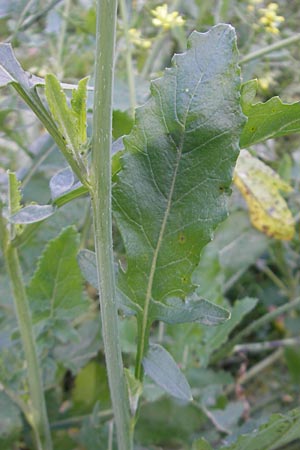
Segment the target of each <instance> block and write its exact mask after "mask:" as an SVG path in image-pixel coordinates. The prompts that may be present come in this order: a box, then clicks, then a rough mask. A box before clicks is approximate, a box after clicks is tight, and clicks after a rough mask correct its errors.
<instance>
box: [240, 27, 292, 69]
mask: <svg viewBox="0 0 300 450" xmlns="http://www.w3.org/2000/svg"><path fill="white" fill-rule="evenodd" d="M298 41H300V33H299V34H296V35H295V36H291V37H289V38H286V39H282V40H281V41H279V42H276V43H275V44H271V45H268V46H267V47H265V48H262V49H260V50H257V51H255V52H252V53H249V55H246V56H244V58H242V59H241V60H240V62H239V64H240V65H243V64H246V63H248V62H250V61H253V60H254V59H258V58H261V57H262V56H265V55H268V54H269V53H272V52H275V51H276V50H280V49H282V48H285V47H288V46H289V45H292V44H295V43H296V42H298Z"/></svg>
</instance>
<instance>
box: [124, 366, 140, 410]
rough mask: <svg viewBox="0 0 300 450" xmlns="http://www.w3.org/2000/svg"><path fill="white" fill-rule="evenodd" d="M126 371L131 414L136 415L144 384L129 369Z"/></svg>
mask: <svg viewBox="0 0 300 450" xmlns="http://www.w3.org/2000/svg"><path fill="white" fill-rule="evenodd" d="M124 373H125V378H126V381H127V387H128V397H129V404H130V410H131V414H132V416H135V414H136V411H137V407H138V403H139V398H140V396H141V395H142V392H143V385H142V383H141V381H140V380H138V379H136V378H135V376H134V375H133V374H132V372H131V371H130V370H129V369H124Z"/></svg>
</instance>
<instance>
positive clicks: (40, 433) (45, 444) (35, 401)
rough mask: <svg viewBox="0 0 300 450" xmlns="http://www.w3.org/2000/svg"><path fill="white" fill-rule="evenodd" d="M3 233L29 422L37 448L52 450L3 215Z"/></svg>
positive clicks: (17, 272)
mask: <svg viewBox="0 0 300 450" xmlns="http://www.w3.org/2000/svg"><path fill="white" fill-rule="evenodd" d="M0 213H1V210H0ZM0 232H1V237H2V240H3V242H2V247H3V255H4V259H5V264H6V267H7V271H8V275H9V278H10V283H11V288H12V292H13V298H14V304H15V310H16V315H17V319H18V325H19V330H20V335H21V340H22V345H23V349H24V354H25V359H26V363H27V374H28V386H29V395H30V414H28V415H27V419H28V420H29V421H30V423H31V426H32V428H33V431H34V435H35V441H36V447H37V449H38V450H52V441H51V434H50V427H49V422H48V416H47V409H46V402H45V397H44V391H43V385H42V376H41V372H40V368H39V362H38V356H37V349H36V345H35V339H34V333H33V326H32V320H31V314H30V309H29V304H28V299H27V295H26V291H25V285H24V281H23V275H22V270H21V266H20V262H19V255H18V251H17V249H16V248H15V247H13V246H12V244H11V243H10V242H9V236H8V231H7V229H6V226H5V223H4V220H3V218H2V215H1V216H0ZM30 416H31V417H30Z"/></svg>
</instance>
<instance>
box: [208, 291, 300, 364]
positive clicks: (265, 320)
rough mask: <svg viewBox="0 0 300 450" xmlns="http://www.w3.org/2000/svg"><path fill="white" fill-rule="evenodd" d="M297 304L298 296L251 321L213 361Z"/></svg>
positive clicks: (299, 301)
mask: <svg viewBox="0 0 300 450" xmlns="http://www.w3.org/2000/svg"><path fill="white" fill-rule="evenodd" d="M297 306H300V297H297V298H296V299H295V300H293V301H291V302H289V303H286V304H284V305H282V306H280V307H279V308H277V309H275V310H274V311H271V312H269V313H267V314H265V315H264V316H262V317H261V318H260V319H258V320H255V321H254V322H252V323H250V325H248V326H247V327H245V328H244V329H243V330H242V331H240V332H239V333H237V334H236V335H235V336H234V337H233V338H232V339H231V340H230V341H228V342H227V344H226V345H225V346H224V347H223V348H222V349H221V350H219V351H218V352H216V353H215V354H214V355H213V356H212V358H211V362H212V363H215V362H216V361H219V360H220V359H222V358H223V357H224V356H226V355H228V354H230V353H231V352H232V349H233V348H234V347H235V345H237V344H239V343H240V342H241V341H242V340H243V338H244V337H246V336H249V334H251V333H253V332H254V331H256V330H257V329H259V328H261V327H262V326H263V325H265V324H266V323H269V322H272V320H274V319H275V318H276V317H278V316H280V315H281V314H284V313H286V312H288V311H290V310H292V309H294V308H296V307H297Z"/></svg>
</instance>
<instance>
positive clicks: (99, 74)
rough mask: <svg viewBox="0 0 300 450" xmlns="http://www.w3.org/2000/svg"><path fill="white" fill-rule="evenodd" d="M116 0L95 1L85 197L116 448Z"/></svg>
mask: <svg viewBox="0 0 300 450" xmlns="http://www.w3.org/2000/svg"><path fill="white" fill-rule="evenodd" d="M116 16H117V1H116V0H98V1H97V34H96V58H95V59H96V61H95V90H94V115H93V143H92V167H91V197H92V209H93V216H94V230H95V251H96V257H97V270H98V284H99V297H100V307H101V320H102V335H103V342H104V351H105V359H106V367H107V374H108V381H109V387H110V394H111V400H112V406H113V411H114V418H115V423H116V429H117V438H118V449H119V450H131V449H132V443H131V432H130V416H129V404H128V403H129V402H128V395H127V387H126V382H125V378H124V373H123V363H122V355H121V349H120V343H119V332H118V311H117V303H116V288H115V277H114V263H113V243H112V217H111V144H112V93H113V68H114V64H113V63H114V49H115V29H116Z"/></svg>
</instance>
